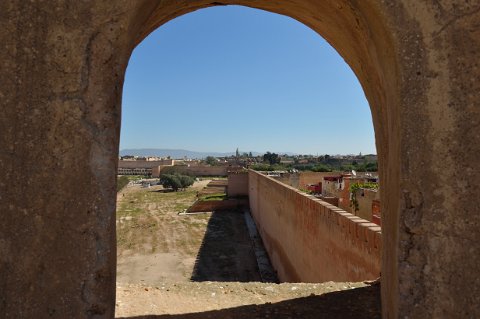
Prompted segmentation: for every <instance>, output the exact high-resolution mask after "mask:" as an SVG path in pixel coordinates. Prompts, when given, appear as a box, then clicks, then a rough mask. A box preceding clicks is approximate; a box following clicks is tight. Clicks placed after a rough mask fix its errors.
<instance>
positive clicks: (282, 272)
mask: <svg viewBox="0 0 480 319" xmlns="http://www.w3.org/2000/svg"><path fill="white" fill-rule="evenodd" d="M248 184H249V200H250V210H251V212H252V216H253V218H254V219H255V222H256V224H257V228H258V230H259V232H260V234H261V236H262V239H263V242H264V244H265V247H266V249H267V251H268V254H269V256H270V259H271V261H272V264H273V266H274V268H275V269H276V270H277V272H278V277H279V279H280V280H281V281H284V282H325V281H362V280H371V279H375V278H377V277H379V276H380V267H381V247H380V246H381V232H380V227H378V226H377V225H375V224H373V223H370V222H368V221H366V220H363V219H361V218H359V217H357V216H354V215H352V214H350V213H347V212H345V211H343V210H341V209H339V208H337V207H335V206H333V205H330V204H328V203H326V202H324V201H321V200H319V199H317V198H315V197H314V196H310V195H307V194H305V193H302V192H300V191H298V190H296V189H294V188H293V187H290V186H287V185H284V184H282V183H280V182H278V181H276V180H274V179H272V178H269V177H267V176H264V175H262V174H260V173H257V172H255V171H249V181H248Z"/></svg>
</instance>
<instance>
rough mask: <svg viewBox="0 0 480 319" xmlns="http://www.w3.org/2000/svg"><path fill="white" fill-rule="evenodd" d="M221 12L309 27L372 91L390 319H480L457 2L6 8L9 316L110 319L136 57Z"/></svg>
mask: <svg viewBox="0 0 480 319" xmlns="http://www.w3.org/2000/svg"><path fill="white" fill-rule="evenodd" d="M221 4H240V5H246V6H251V7H255V8H260V9H264V10H268V11H271V12H276V13H280V14H285V15H288V16H290V17H292V18H294V19H297V20H299V21H301V22H303V23H304V24H306V25H308V26H309V27H311V28H312V29H313V30H315V31H316V32H318V33H319V34H321V35H322V36H323V37H325V39H327V40H328V41H329V42H330V43H331V44H332V45H333V46H334V47H335V49H336V50H337V51H338V52H339V53H340V54H341V55H342V56H343V58H344V59H345V61H346V62H347V63H348V64H349V65H350V66H351V68H352V69H353V71H354V72H355V74H356V75H357V77H358V79H359V80H360V82H361V84H362V86H363V89H364V91H365V94H366V96H367V98H368V101H369V103H370V106H371V110H372V117H373V123H374V127H375V137H376V144H377V151H378V155H379V161H380V166H379V173H380V179H381V181H382V189H384V190H385V191H384V192H382V202H381V205H382V211H383V212H388V214H386V216H387V218H385V219H384V220H383V221H382V225H383V228H382V235H383V243H382V247H383V258H382V259H383V264H382V308H383V316H384V318H400V317H401V318H404V317H408V318H434V317H435V318H446V317H448V318H473V317H480V302H479V301H480V300H479V296H480V282H479V281H480V277H478V275H477V272H478V265H479V264H480V245H479V243H480V232H478V229H479V226H480V221H479V219H480V214H478V207H479V206H480V197H479V196H478V194H477V192H478V189H480V170H478V169H477V168H478V167H479V165H480V160H479V158H478V154H479V151H480V149H479V148H480V134H478V129H477V128H478V125H479V123H480V112H478V109H479V101H480V87H479V86H480V81H479V80H478V79H479V78H480V68H479V65H478V63H479V59H478V54H479V52H480V50H479V49H480V30H479V28H480V27H479V24H478V21H479V19H480V10H479V8H478V1H463V2H459V1H454V0H439V1H414V0H391V1H377V0H363V1H355V0H325V1H318V0H297V1H290V0H286V1H260V0H233V1H230V0H224V1H220V2H210V1H202V0H189V1H173V0H165V1H152V0H136V1H131V0H116V1H111V0H96V1H73V0H67V1H48V2H43V1H35V0H34V1H23V0H6V1H1V2H0V43H2V50H0V63H1V70H2V72H1V75H0V103H1V104H0V105H1V109H0V150H1V151H0V174H1V175H0V196H1V198H0V211H1V212H2V222H1V223H0V291H1V292H2V293H1V294H0V313H2V314H4V317H6V318H19V317H23V318H29V317H30V318H39V317H48V316H50V317H52V318H93V317H95V318H112V317H113V315H114V314H113V312H114V305H115V303H114V299H115V263H116V260H115V255H116V254H115V249H116V248H115V219H114V213H115V173H116V166H117V155H118V145H119V129H120V108H121V92H122V85H123V78H124V73H125V69H126V66H127V63H128V59H129V57H130V54H131V52H132V50H133V49H134V47H135V46H136V45H137V44H138V43H139V42H140V41H142V39H143V38H144V37H145V36H147V35H148V34H149V33H150V32H152V31H153V30H154V29H155V28H157V27H159V26H161V25H162V24H164V23H166V22H167V21H170V20H172V19H174V18H175V17H177V16H179V15H182V14H185V13H188V12H190V11H193V10H196V9H199V8H203V7H208V6H212V5H221ZM192 54H194V52H192ZM159 102H161V101H159ZM165 107H167V106H165ZM465 172H467V173H468V176H469V178H468V179H465V178H464V176H465ZM467 199H468V200H467ZM467 292H468V293H467Z"/></svg>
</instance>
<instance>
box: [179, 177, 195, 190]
mask: <svg viewBox="0 0 480 319" xmlns="http://www.w3.org/2000/svg"><path fill="white" fill-rule="evenodd" d="M178 178H179V180H180V184H181V185H182V188H183V189H185V188H187V187H189V186H192V185H193V183H194V182H195V179H194V178H193V177H191V176H187V175H178Z"/></svg>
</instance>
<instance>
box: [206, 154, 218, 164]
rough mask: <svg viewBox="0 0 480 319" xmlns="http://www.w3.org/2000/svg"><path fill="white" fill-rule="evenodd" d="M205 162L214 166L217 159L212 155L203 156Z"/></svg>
mask: <svg viewBox="0 0 480 319" xmlns="http://www.w3.org/2000/svg"><path fill="white" fill-rule="evenodd" d="M205 162H206V163H207V164H208V165H211V166H215V165H216V164H217V159H216V158H215V157H213V156H207V157H206V158H205Z"/></svg>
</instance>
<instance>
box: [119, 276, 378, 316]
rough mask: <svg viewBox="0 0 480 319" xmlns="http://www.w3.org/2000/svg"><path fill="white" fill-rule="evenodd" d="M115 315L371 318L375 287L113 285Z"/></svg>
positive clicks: (375, 301) (375, 310) (374, 308)
mask: <svg viewBox="0 0 480 319" xmlns="http://www.w3.org/2000/svg"><path fill="white" fill-rule="evenodd" d="M116 316H117V318H132V319H133V318H135V319H167V318H168V319H205V318H215V319H217V318H218V319H220V318H222V319H228V318H230V319H237V318H238V319H253V318H275V319H277V318H278V319H293V318H295V319H297V318H298V319H314V318H325V319H327V318H328V319H336V318H339V319H340V318H341V319H376V318H381V315H380V289H379V286H378V285H373V286H369V285H366V284H363V283H333V282H327V283H322V284H302V283H300V284H297V283H296V284H292V283H283V284H269V283H258V282H253V283H239V282H190V283H178V284H172V283H170V284H162V285H158V286H142V285H120V286H118V287H117V303H116Z"/></svg>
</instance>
